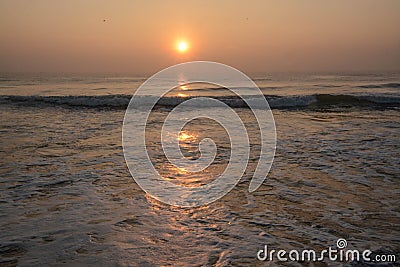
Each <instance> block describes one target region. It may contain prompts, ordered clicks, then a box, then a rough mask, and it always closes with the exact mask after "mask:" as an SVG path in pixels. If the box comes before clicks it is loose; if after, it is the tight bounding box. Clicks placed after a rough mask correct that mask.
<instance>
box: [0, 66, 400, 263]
mask: <svg viewBox="0 0 400 267" xmlns="http://www.w3.org/2000/svg"><path fill="white" fill-rule="evenodd" d="M145 80H146V77H134V76H129V75H119V74H107V75H82V74H76V75H74V74H52V75H50V74H1V75H0V110H1V121H0V125H1V127H0V134H1V147H0V155H1V167H0V173H1V176H0V177H1V178H0V205H1V206H0V207H1V208H0V265H5V266H14V265H22V266H44V265H67V266H71V265H96V266H97V265H107V266H264V264H265V262H261V261H259V260H258V259H257V252H258V251H259V250H260V249H263V248H264V246H265V245H268V247H269V248H271V249H276V250H279V249H285V250H291V249H297V250H302V249H315V250H319V251H321V250H323V249H327V248H328V247H335V246H336V241H337V240H338V239H339V238H344V239H346V240H347V243H348V248H357V249H360V250H365V249H370V250H371V251H381V252H382V251H383V252H385V253H386V254H396V253H397V255H398V252H399V251H400V245H399V244H400V231H399V229H400V228H399V225H400V209H399V203H400V202H399V201H400V180H399V178H400V170H399V167H400V157H399V156H400V75H399V74H398V73H383V74H370V73H369V74H368V73H367V74H360V73H357V74H354V73H334V74H271V75H255V76H254V77H253V80H254V82H255V83H256V84H257V85H258V86H259V88H260V89H261V91H262V92H263V94H264V95H265V97H266V99H267V100H268V102H269V105H270V107H271V108H272V113H273V115H274V120H275V124H276V134H277V145H276V153H275V158H274V162H273V164H272V168H271V171H270V173H269V175H268V177H267V179H266V180H265V181H264V183H263V184H262V185H261V187H260V188H258V189H257V190H256V191H254V192H252V193H249V191H248V185H249V180H250V179H251V177H252V174H253V173H254V169H255V166H256V164H257V160H258V158H259V145H258V143H257V142H258V141H259V140H258V139H257V131H258V128H257V125H256V123H255V121H254V118H253V117H252V116H251V111H250V110H249V109H248V108H247V106H246V104H245V103H244V102H243V101H241V100H240V99H238V97H236V96H235V95H232V94H231V93H230V92H229V91H228V90H227V89H225V88H220V87H218V86H213V85H209V84H195V85H189V86H184V85H182V86H180V87H178V88H176V89H174V90H173V91H172V92H171V93H170V94H168V95H165V96H164V97H162V98H161V99H160V101H159V102H158V105H157V107H156V108H155V109H154V110H153V112H152V116H151V118H150V120H149V121H148V125H147V126H148V132H146V135H147V137H148V140H146V142H147V143H146V144H147V146H148V148H149V155H150V159H151V160H152V162H153V163H154V166H155V167H156V169H157V170H159V172H160V173H162V174H163V176H164V177H166V179H169V180H170V181H172V182H174V183H176V184H178V185H183V186H200V185H203V184H206V183H208V182H210V181H211V180H213V179H215V177H217V176H218V175H219V174H220V173H221V172H223V170H224V168H226V166H227V164H228V163H229V157H230V154H231V153H230V146H229V142H228V141H229V140H228V139H229V138H228V136H227V135H226V133H225V132H224V131H223V129H221V127H219V126H218V125H217V124H215V122H212V121H207V120H201V119H199V120H197V121H193V122H192V123H190V124H188V125H186V126H185V128H184V134H185V138H184V140H182V142H181V143H180V146H181V148H182V149H183V150H184V151H185V153H186V154H185V156H187V157H189V158H190V157H193V158H197V157H198V156H199V149H198V144H199V141H200V140H202V139H203V138H207V137H209V138H212V139H213V140H214V141H215V143H216V144H217V146H218V152H217V155H216V158H215V161H214V162H213V163H212V165H210V167H209V168H207V169H206V170H204V171H202V172H199V173H191V172H182V171H179V169H177V168H174V166H172V165H171V164H170V163H169V162H168V161H167V159H166V158H165V156H163V153H162V148H161V147H160V140H159V132H160V129H161V126H162V123H163V119H165V117H166V116H167V115H168V114H169V112H170V111H171V110H172V109H173V108H174V107H175V106H176V105H178V104H180V103H182V102H183V101H185V100H187V99H190V98H195V97H198V96H212V97H215V98H217V99H218V100H221V101H222V102H224V103H226V104H227V105H229V106H230V107H232V108H233V110H234V111H235V112H236V113H237V114H238V115H239V116H240V118H242V120H243V121H244V124H245V125H246V128H247V129H248V132H249V133H250V134H249V137H250V143H251V148H250V159H249V162H248V164H247V168H246V172H245V173H244V175H243V177H242V179H241V180H240V182H239V183H238V184H237V186H236V187H235V188H234V189H233V190H232V191H230V192H229V193H228V194H227V195H225V196H224V197H223V198H221V199H219V200H217V201H215V202H212V203H210V204H208V205H205V206H201V207H195V208H180V207H175V206H170V205H166V204H163V203H162V202H159V201H157V200H155V199H154V198H152V197H151V196H150V195H148V194H146V193H145V192H144V191H143V190H142V189H141V188H140V187H139V186H138V185H137V184H136V183H135V181H134V180H133V179H132V176H131V175H130V173H129V170H128V168H127V166H126V163H125V159H124V154H123V148H122V124H123V120H124V114H125V110H126V108H127V106H128V103H129V100H130V98H131V97H132V95H133V94H134V92H135V90H136V89H137V88H138V87H139V86H140V85H141V84H142V83H143V82H144V81H145ZM160 86H162V84H160ZM239 90H242V91H243V94H251V92H250V91H249V92H248V91H246V88H239ZM196 108H200V109H201V108H202V107H196ZM206 108H208V109H215V113H216V114H218V108H217V107H212V106H211V107H210V106H207V107H206ZM138 112H139V111H138ZM287 264H288V265H290V264H289V263H287ZM329 264H330V265H331V264H332V263H329ZM336 264H337V265H339V266H340V265H342V264H345V263H336ZM301 265H307V266H308V263H304V262H303V263H301V262H300V263H291V265H290V266H301Z"/></svg>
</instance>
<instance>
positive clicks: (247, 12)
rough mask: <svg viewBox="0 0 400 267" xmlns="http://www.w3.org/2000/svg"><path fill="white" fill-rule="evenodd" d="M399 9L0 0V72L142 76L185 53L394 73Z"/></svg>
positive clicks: (258, 64) (257, 64)
mask: <svg viewBox="0 0 400 267" xmlns="http://www.w3.org/2000/svg"><path fill="white" fill-rule="evenodd" d="M348 2H351V3H348ZM228 3H229V4H228ZM227 5H229V12H226V8H227ZM167 10H173V11H174V13H173V16H171V13H170V12H166V11H167ZM371 10H373V11H374V12H371ZM399 10H400V1H393V0H381V1H374V0H354V1H339V2H337V1H318V0H309V1H294V2H291V3H290V4H287V3H286V2H285V1H262V0H256V1H254V2H252V4H251V5H249V4H248V3H247V2H244V1H177V0H171V1H157V2H155V1H121V2H120V3H119V4H118V5H116V4H115V3H114V2H112V1H99V2H96V4H95V5H94V4H93V3H91V2H90V1H51V0H41V1H12V0H3V1H0V17H1V23H0V32H1V36H2V40H1V43H0V58H1V60H0V72H5V73H9V72H33V73H39V72H50V73H54V72H60V73H112V74H114V73H122V74H126V73H131V74H134V75H138V76H142V75H148V74H152V73H155V72H157V71H159V70H161V69H163V68H165V67H167V66H171V65H174V64H176V63H181V62H185V61H193V60H206V61H217V62H221V63H224V64H227V65H232V66H235V67H236V68H238V69H240V70H241V71H243V72H245V73H251V74H258V73H260V74H261V73H270V72H278V73H280V72H285V73H286V72H295V73H297V72H312V73H316V72H334V73H337V72H346V71H350V72H363V71H366V72H375V71H376V72H378V71H390V72H393V71H394V72H399V71H400V60H399V58H400V49H399V41H400V31H399V27H398V25H400V16H399ZM138 11H140V12H138ZM132 14H135V15H132ZM204 14H207V18H206V19H205V16H204Z"/></svg>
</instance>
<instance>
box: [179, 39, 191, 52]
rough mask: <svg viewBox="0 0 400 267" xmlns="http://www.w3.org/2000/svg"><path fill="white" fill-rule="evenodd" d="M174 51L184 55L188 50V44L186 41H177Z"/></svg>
mask: <svg viewBox="0 0 400 267" xmlns="http://www.w3.org/2000/svg"><path fill="white" fill-rule="evenodd" d="M176 49H177V50H178V51H179V52H181V53H185V52H186V51H187V50H188V49H189V44H188V42H186V41H179V42H178V43H177V45H176Z"/></svg>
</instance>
